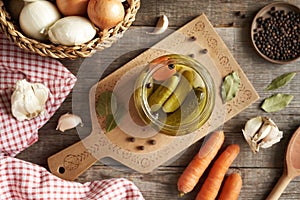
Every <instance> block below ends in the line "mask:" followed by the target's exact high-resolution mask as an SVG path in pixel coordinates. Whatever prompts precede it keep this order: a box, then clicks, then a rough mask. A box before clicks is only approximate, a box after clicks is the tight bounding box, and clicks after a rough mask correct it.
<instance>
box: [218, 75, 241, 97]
mask: <svg viewBox="0 0 300 200" xmlns="http://www.w3.org/2000/svg"><path fill="white" fill-rule="evenodd" d="M240 84H241V80H240V77H239V76H238V74H237V72H232V73H230V74H228V75H227V76H226V77H225V78H224V81H223V84H222V91H221V93H222V99H223V101H224V102H227V101H230V100H232V99H233V98H234V97H235V96H236V94H237V92H238V90H239V87H240Z"/></svg>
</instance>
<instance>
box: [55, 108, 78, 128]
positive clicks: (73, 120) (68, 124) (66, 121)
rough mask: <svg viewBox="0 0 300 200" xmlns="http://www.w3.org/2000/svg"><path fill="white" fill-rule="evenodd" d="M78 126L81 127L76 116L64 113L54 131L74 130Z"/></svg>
mask: <svg viewBox="0 0 300 200" xmlns="http://www.w3.org/2000/svg"><path fill="white" fill-rule="evenodd" d="M78 125H80V126H81V127H82V126H83V123H82V120H81V118H80V117H79V116H77V115H74V114H69V113H66V114H64V115H62V116H60V118H59V120H58V125H57V127H56V130H59V131H61V132H64V131H65V130H69V129H72V128H75V127H76V126H78Z"/></svg>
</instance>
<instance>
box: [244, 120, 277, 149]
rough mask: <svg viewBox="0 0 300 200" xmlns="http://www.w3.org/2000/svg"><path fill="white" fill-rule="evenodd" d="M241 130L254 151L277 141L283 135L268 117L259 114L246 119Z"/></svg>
mask: <svg viewBox="0 0 300 200" xmlns="http://www.w3.org/2000/svg"><path fill="white" fill-rule="evenodd" d="M242 132H243V135H244V138H245V139H246V141H247V142H248V144H249V145H250V148H251V149H252V151H253V152H254V153H256V152H258V151H259V148H269V147H271V146H272V145H273V144H276V143H278V142H279V141H280V139H281V138H282V135H283V133H282V131H280V130H279V129H278V127H277V125H276V124H275V123H274V122H273V121H272V120H271V119H270V118H268V117H261V116H259V117H255V118H252V119H250V120H248V121H247V122H246V124H245V128H244V129H243V130H242Z"/></svg>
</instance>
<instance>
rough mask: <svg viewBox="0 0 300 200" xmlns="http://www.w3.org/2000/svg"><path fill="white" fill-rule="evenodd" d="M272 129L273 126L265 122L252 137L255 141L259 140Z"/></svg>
mask: <svg viewBox="0 0 300 200" xmlns="http://www.w3.org/2000/svg"><path fill="white" fill-rule="evenodd" d="M271 130H272V126H270V125H268V124H264V125H263V126H262V127H261V128H260V129H259V131H258V132H257V133H256V134H255V135H254V137H253V138H252V139H253V141H255V142H259V141H260V140H262V139H263V138H265V137H266V136H267V135H268V134H270V131H271Z"/></svg>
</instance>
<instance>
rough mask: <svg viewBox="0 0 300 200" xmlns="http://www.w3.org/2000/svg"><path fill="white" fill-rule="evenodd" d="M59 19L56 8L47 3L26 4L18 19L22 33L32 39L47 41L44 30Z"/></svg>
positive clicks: (34, 2)
mask: <svg viewBox="0 0 300 200" xmlns="http://www.w3.org/2000/svg"><path fill="white" fill-rule="evenodd" d="M59 18H60V13H59V11H58V9H57V8H56V6H55V5H54V4H53V3H51V2H49V1H33V2H30V3H27V4H26V5H25V6H24V7H23V9H22V11H21V13H20V17H19V23H20V27H21V29H22V31H23V32H24V33H25V34H26V35H27V36H28V37H31V38H33V39H37V40H40V41H44V40H46V39H47V34H46V29H47V28H48V27H49V26H51V25H52V24H53V23H54V22H55V21H57V20H58V19H59Z"/></svg>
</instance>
